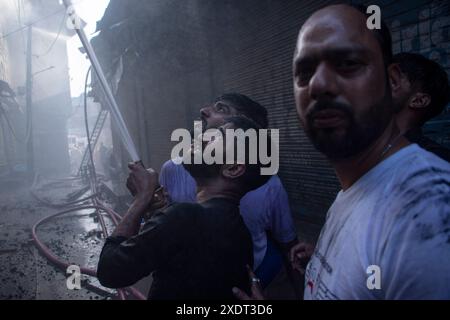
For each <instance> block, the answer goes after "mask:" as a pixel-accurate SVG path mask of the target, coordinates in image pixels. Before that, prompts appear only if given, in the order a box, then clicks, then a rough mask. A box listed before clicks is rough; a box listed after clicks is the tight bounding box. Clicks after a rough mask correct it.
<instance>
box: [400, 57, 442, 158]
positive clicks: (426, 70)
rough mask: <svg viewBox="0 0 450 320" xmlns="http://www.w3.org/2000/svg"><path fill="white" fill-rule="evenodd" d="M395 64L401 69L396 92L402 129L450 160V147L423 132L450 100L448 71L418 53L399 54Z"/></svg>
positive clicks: (411, 139) (426, 148)
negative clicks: (426, 125)
mask: <svg viewBox="0 0 450 320" xmlns="http://www.w3.org/2000/svg"><path fill="white" fill-rule="evenodd" d="M393 63H396V64H398V65H399V67H400V70H401V80H400V85H399V86H398V88H397V89H396V90H394V91H393V92H392V95H393V97H394V103H395V105H396V109H397V114H396V120H397V125H398V127H399V129H400V131H401V132H404V133H405V136H406V138H407V139H408V140H409V141H411V142H413V143H417V144H418V145H419V146H421V147H422V148H424V149H425V150H427V151H430V152H432V153H434V154H435V155H437V156H438V157H440V158H442V159H444V160H445V161H447V162H450V150H449V149H448V148H445V147H444V146H442V145H440V144H438V143H436V142H435V141H433V140H431V139H430V138H428V137H426V136H425V135H424V134H423V132H422V127H423V125H424V124H425V123H426V122H427V121H429V120H431V119H432V118H434V117H436V116H438V115H440V114H441V113H442V112H443V111H444V109H445V107H446V106H447V104H448V103H449V99H450V88H449V83H448V76H447V73H446V72H445V70H444V69H443V68H442V67H441V66H440V65H439V64H438V63H436V62H434V61H432V60H429V59H427V58H425V57H424V56H422V55H420V54H415V53H399V54H397V55H395V56H394V59H393Z"/></svg>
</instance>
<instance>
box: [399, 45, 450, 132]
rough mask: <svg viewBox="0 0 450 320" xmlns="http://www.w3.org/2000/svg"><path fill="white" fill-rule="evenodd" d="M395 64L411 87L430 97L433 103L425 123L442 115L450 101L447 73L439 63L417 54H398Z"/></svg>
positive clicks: (424, 120)
mask: <svg viewBox="0 0 450 320" xmlns="http://www.w3.org/2000/svg"><path fill="white" fill-rule="evenodd" d="M393 63H397V64H398V65H399V67H400V70H401V71H402V73H404V74H405V75H406V77H407V78H408V80H409V82H410V83H411V86H413V87H414V86H416V87H417V88H418V89H417V90H420V92H423V93H426V94H428V95H429V96H430V98H431V103H430V105H429V107H428V108H427V111H428V112H427V113H426V116H425V118H424V119H423V123H425V122H427V121H428V120H430V119H431V118H434V117H436V116H438V115H439V114H441V113H442V111H443V110H444V108H445V106H446V105H447V104H448V103H449V99H450V94H449V89H450V88H449V83H448V75H447V72H445V70H444V69H443V68H442V67H441V66H440V65H439V64H438V63H436V62H434V61H432V60H430V59H427V58H425V57H424V56H422V55H420V54H416V53H406V52H404V53H399V54H396V55H395V56H394V58H393Z"/></svg>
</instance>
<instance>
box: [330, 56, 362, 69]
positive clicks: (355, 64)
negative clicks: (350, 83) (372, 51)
mask: <svg viewBox="0 0 450 320" xmlns="http://www.w3.org/2000/svg"><path fill="white" fill-rule="evenodd" d="M361 65H362V63H361V62H359V61H357V60H350V59H348V60H342V61H339V62H338V63H337V64H336V67H337V68H338V69H340V70H343V71H354V70H356V69H357V68H359V67H360V66H361Z"/></svg>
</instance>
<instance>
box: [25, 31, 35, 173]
mask: <svg viewBox="0 0 450 320" xmlns="http://www.w3.org/2000/svg"><path fill="white" fill-rule="evenodd" d="M32 36H33V27H32V26H31V25H29V26H28V37H27V64H26V65H27V79H26V103H27V125H28V130H30V131H29V135H28V141H27V171H28V175H29V177H33V175H34V150H33V147H34V146H33V110H32V105H33V65H32V60H31V59H32V56H33V51H32V50H33V46H32Z"/></svg>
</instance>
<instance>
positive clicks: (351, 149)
mask: <svg viewBox="0 0 450 320" xmlns="http://www.w3.org/2000/svg"><path fill="white" fill-rule="evenodd" d="M327 109H334V110H338V111H340V112H342V113H343V115H344V117H346V118H347V121H348V122H347V124H346V127H345V128H344V129H342V128H339V130H344V133H343V134H338V133H337V132H336V131H337V130H338V129H337V128H315V127H314V116H315V115H316V114H317V113H318V112H319V111H323V110H327ZM392 111H393V110H392V98H391V95H390V92H387V93H386V94H385V96H384V97H383V98H381V99H380V101H378V102H377V103H375V104H373V105H372V106H371V107H370V108H369V109H368V110H367V111H365V112H364V113H362V114H359V115H358V119H356V117H355V112H354V111H353V109H352V108H351V107H350V106H349V105H347V104H343V103H338V102H334V101H329V100H319V101H317V102H316V104H315V105H314V106H313V108H311V111H310V112H309V113H308V114H307V115H306V122H307V123H306V126H305V132H306V134H307V136H308V137H309V138H310V140H311V142H312V143H313V145H314V146H315V148H316V149H317V150H318V151H320V152H321V153H323V154H324V155H325V156H326V157H327V158H328V159H330V160H341V159H347V158H349V157H352V156H355V155H357V154H359V153H361V152H362V151H363V150H365V149H366V148H367V147H369V146H370V145H371V144H372V143H373V142H374V141H375V140H376V139H377V138H378V137H380V136H381V134H382V133H383V131H384V130H385V129H386V127H387V125H388V124H389V121H390V119H391V118H392Z"/></svg>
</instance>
